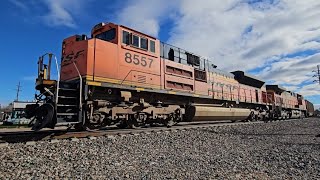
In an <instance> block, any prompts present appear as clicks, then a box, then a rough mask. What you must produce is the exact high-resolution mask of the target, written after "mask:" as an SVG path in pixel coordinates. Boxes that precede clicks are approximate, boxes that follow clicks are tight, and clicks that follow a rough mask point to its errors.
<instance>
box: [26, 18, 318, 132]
mask: <svg viewBox="0 0 320 180" xmlns="http://www.w3.org/2000/svg"><path fill="white" fill-rule="evenodd" d="M53 61H55V64H56V65H55V67H56V68H57V72H58V79H56V80H55V79H52V78H51V77H50V75H51V71H52V69H53V68H54V65H52V64H53V63H52V62H53ZM59 64H60V65H59ZM35 88H36V90H38V91H39V94H36V95H35V97H36V99H37V100H38V102H42V103H43V104H42V105H41V106H40V105H39V104H35V105H29V106H28V107H27V110H26V114H27V116H28V117H30V118H31V117H33V121H32V122H31V124H30V125H31V126H32V129H33V130H36V131H37V130H40V129H42V128H54V127H55V126H58V125H65V126H70V127H75V128H77V129H96V128H100V127H104V126H109V125H117V126H119V127H129V128H134V127H137V126H145V125H147V124H149V125H153V124H162V125H165V126H168V127H170V126H172V125H174V124H176V123H178V122H180V121H201V120H231V121H238V120H264V121H269V120H274V119H287V118H299V117H303V116H307V115H308V113H307V109H306V101H305V100H304V98H303V96H302V95H300V94H297V93H294V92H290V91H286V89H285V88H283V87H281V86H279V85H266V84H265V82H264V81H263V80H261V79H259V78H257V77H254V76H251V75H248V74H246V73H244V72H243V71H234V72H231V73H229V72H224V71H221V70H219V69H217V66H216V65H214V64H213V63H212V62H211V61H209V60H208V59H206V58H204V57H201V56H199V55H197V54H194V53H192V52H190V51H186V50H184V49H181V48H178V47H175V46H172V45H169V44H166V43H163V42H160V41H159V40H158V39H157V38H155V37H152V36H149V35H147V34H144V33H142V32H139V31H137V30H134V29H131V28H129V27H126V26H123V25H117V24H114V23H99V24H97V25H95V26H94V27H93V28H92V31H91V37H90V38H88V37H87V36H86V35H74V36H71V37H68V38H66V39H64V40H63V42H62V51H61V61H60V62H58V60H57V57H56V56H55V55H53V54H52V53H47V54H45V55H43V56H41V57H40V58H39V61H38V77H37V79H36V87H35ZM308 105H309V106H311V105H312V104H310V103H308Z"/></svg>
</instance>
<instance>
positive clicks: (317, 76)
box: [313, 65, 320, 84]
mask: <svg viewBox="0 0 320 180" xmlns="http://www.w3.org/2000/svg"><path fill="white" fill-rule="evenodd" d="M317 68H318V71H313V72H315V73H316V74H315V75H314V76H313V77H316V78H317V80H314V81H313V82H318V83H319V84H320V65H317Z"/></svg>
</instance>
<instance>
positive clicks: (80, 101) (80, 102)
mask: <svg viewBox="0 0 320 180" xmlns="http://www.w3.org/2000/svg"><path fill="white" fill-rule="evenodd" d="M73 65H74V67H75V68H76V70H77V73H78V76H79V79H80V91H79V94H80V95H79V110H80V112H82V77H81V74H80V71H79V69H78V67H77V65H76V63H75V62H74V61H73ZM84 123H85V122H84V121H83V124H84Z"/></svg>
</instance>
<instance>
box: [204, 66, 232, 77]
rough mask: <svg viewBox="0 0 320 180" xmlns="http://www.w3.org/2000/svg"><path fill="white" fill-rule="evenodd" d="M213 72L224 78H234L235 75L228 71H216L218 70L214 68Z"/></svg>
mask: <svg viewBox="0 0 320 180" xmlns="http://www.w3.org/2000/svg"><path fill="white" fill-rule="evenodd" d="M210 71H211V72H214V73H217V74H221V75H223V76H227V77H229V78H234V74H232V73H229V72H226V71H222V70H220V69H216V68H212V69H210Z"/></svg>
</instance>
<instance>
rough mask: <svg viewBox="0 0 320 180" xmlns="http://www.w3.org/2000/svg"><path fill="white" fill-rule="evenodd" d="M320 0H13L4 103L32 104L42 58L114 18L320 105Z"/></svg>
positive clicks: (0, 98) (0, 12)
mask: <svg viewBox="0 0 320 180" xmlns="http://www.w3.org/2000/svg"><path fill="white" fill-rule="evenodd" d="M319 8H320V2H319V1H314V0H305V1H299V0H266V1H263V0H226V1H223V2H222V1H218V0H217V1H212V0H199V1H197V3H194V1H192V0H173V1H170V3H164V2H163V1H161V0H151V1H149V0H124V1H116V2H115V1H111V0H104V1H98V0H68V1H63V0H29V1H24V0H6V1H3V2H2V4H1V7H0V18H1V29H0V31H1V34H2V39H3V40H2V42H3V43H2V44H3V45H2V50H1V55H2V56H1V72H0V73H1V77H2V78H1V88H0V104H8V103H9V102H10V101H12V100H13V99H15V96H16V90H15V89H16V85H17V84H18V82H19V81H20V82H21V85H22V92H21V93H20V100H32V98H33V94H34V93H35V90H34V81H35V77H36V73H37V63H36V62H37V59H38V57H39V55H41V54H43V53H45V52H53V53H55V54H57V55H58V57H59V56H60V48H61V42H62V40H63V39H64V38H66V37H68V36H70V35H73V34H82V33H85V34H87V35H89V32H90V30H91V27H92V26H93V25H95V24H96V23H98V22H105V21H111V22H115V23H119V24H123V25H127V26H130V27H133V28H136V29H138V30H141V31H143V32H145V33H148V34H150V35H153V36H156V37H158V38H159V39H161V40H162V41H165V42H168V43H171V44H174V45H177V46H179V47H182V48H185V49H188V50H190V51H193V52H195V53H197V54H201V55H204V56H206V57H208V58H210V59H211V60H212V61H213V62H214V63H215V64H217V65H218V67H220V68H221V69H223V70H226V71H232V70H238V69H241V70H245V71H247V72H250V73H252V74H254V75H256V76H259V77H260V78H262V79H264V80H266V81H268V82H270V83H271V82H272V83H277V84H281V85H284V86H285V87H286V88H287V89H288V90H293V91H296V92H299V93H301V94H304V95H306V97H307V98H308V99H309V100H311V101H312V102H313V103H315V104H320V96H319V94H320V85H317V84H315V83H313V82H312V81H313V78H312V75H313V74H312V70H315V69H316V65H317V64H320V53H319V52H320V22H319V20H318V19H319V18H320V14H319V11H318V9H319Z"/></svg>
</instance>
